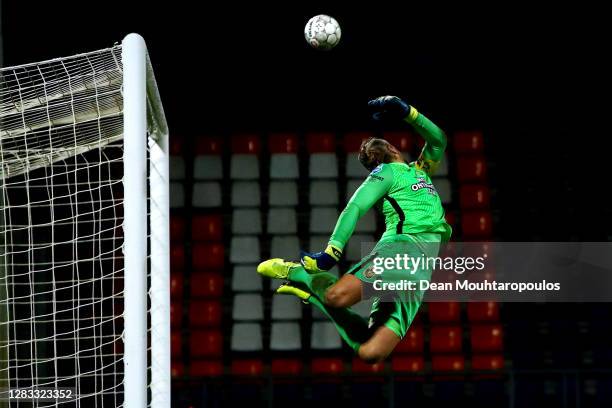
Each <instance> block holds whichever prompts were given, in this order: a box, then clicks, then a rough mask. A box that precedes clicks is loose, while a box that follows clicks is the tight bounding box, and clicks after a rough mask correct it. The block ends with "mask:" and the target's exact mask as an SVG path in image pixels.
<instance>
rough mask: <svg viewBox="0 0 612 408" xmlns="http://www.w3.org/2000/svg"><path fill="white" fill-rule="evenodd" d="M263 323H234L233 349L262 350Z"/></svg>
mask: <svg viewBox="0 0 612 408" xmlns="http://www.w3.org/2000/svg"><path fill="white" fill-rule="evenodd" d="M262 348H263V341H262V339H261V325H260V324H259V323H234V324H233V325H232V340H231V349H232V351H261V350H262Z"/></svg>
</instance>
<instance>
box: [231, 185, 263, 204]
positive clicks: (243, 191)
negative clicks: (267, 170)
mask: <svg viewBox="0 0 612 408" xmlns="http://www.w3.org/2000/svg"><path fill="white" fill-rule="evenodd" d="M260 205H261V195H260V192H259V183H258V182H256V181H234V182H233V183H232V207H259V206H260Z"/></svg>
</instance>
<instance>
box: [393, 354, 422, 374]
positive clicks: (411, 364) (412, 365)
mask: <svg viewBox="0 0 612 408" xmlns="http://www.w3.org/2000/svg"><path fill="white" fill-rule="evenodd" d="M391 369H392V370H393V371H395V372H409V373H414V372H419V371H423V370H424V369H425V361H424V359H423V356H421V355H409V356H407V355H394V356H393V357H391Z"/></svg>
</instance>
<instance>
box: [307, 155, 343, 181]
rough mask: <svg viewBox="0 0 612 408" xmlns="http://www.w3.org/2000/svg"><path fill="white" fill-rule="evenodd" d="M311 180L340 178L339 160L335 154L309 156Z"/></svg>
mask: <svg viewBox="0 0 612 408" xmlns="http://www.w3.org/2000/svg"><path fill="white" fill-rule="evenodd" d="M309 158H310V167H309V176H310V178H313V179H317V178H333V179H335V178H337V177H338V159H337V157H336V154H335V153H313V154H311V155H310V156H309Z"/></svg>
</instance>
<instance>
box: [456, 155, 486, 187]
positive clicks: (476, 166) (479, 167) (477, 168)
mask: <svg viewBox="0 0 612 408" xmlns="http://www.w3.org/2000/svg"><path fill="white" fill-rule="evenodd" d="M486 176H487V163H486V161H485V159H484V157H482V156H464V157H459V158H458V159H457V178H458V179H459V182H460V183H465V182H472V181H474V182H478V181H483V180H485V179H486Z"/></svg>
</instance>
